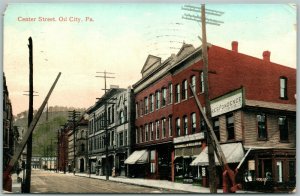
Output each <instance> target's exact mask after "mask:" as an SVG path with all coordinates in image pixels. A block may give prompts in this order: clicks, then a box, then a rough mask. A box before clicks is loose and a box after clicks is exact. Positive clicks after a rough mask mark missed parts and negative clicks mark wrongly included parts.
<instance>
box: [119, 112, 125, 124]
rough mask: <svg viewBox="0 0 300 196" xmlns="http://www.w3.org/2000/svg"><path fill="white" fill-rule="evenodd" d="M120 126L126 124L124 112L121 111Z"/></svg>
mask: <svg viewBox="0 0 300 196" xmlns="http://www.w3.org/2000/svg"><path fill="white" fill-rule="evenodd" d="M119 115H120V124H123V123H124V121H125V120H124V112H123V111H120V114H119Z"/></svg>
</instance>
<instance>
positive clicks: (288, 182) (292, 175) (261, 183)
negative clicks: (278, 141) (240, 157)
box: [244, 148, 296, 192]
mask: <svg viewBox="0 0 300 196" xmlns="http://www.w3.org/2000/svg"><path fill="white" fill-rule="evenodd" d="M247 162H248V167H246V168H245V171H244V174H245V178H244V189H245V190H247V189H248V190H257V191H264V192H265V191H268V192H280V191H284V192H287V191H291V190H293V189H294V188H295V185H296V150H295V149H276V148H267V149H266V148H265V149H253V150H251V153H250V154H249V156H248V159H247Z"/></svg>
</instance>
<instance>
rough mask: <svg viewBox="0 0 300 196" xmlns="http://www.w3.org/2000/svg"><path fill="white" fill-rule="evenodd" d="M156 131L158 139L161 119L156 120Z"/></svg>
mask: <svg viewBox="0 0 300 196" xmlns="http://www.w3.org/2000/svg"><path fill="white" fill-rule="evenodd" d="M155 127H156V133H155V135H156V139H157V140H158V139H159V120H158V121H156V126H155Z"/></svg>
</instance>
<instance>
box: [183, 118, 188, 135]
mask: <svg viewBox="0 0 300 196" xmlns="http://www.w3.org/2000/svg"><path fill="white" fill-rule="evenodd" d="M188 132H189V131H188V117H187V116H184V117H183V134H184V135H188Z"/></svg>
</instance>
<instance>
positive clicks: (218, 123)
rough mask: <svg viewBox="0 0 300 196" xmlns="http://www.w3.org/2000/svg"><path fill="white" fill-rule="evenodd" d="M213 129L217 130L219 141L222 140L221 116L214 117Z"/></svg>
mask: <svg viewBox="0 0 300 196" xmlns="http://www.w3.org/2000/svg"><path fill="white" fill-rule="evenodd" d="M213 130H214V132H215V135H216V137H217V139H218V141H220V122H219V118H216V119H213Z"/></svg>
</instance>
